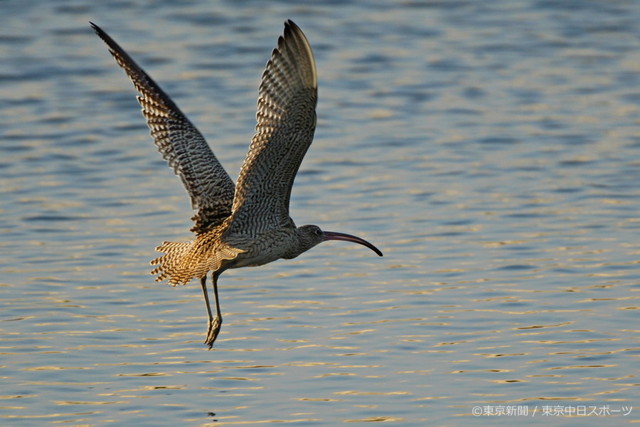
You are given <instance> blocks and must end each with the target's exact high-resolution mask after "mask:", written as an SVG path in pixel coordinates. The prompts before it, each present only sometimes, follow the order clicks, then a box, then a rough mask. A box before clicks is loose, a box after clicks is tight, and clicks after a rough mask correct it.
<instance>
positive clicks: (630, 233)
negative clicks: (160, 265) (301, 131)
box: [0, 0, 640, 426]
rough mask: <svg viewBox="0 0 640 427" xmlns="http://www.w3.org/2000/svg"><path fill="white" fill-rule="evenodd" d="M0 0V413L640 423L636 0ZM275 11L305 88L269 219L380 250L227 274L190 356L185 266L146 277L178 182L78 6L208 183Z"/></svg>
mask: <svg viewBox="0 0 640 427" xmlns="http://www.w3.org/2000/svg"><path fill="white" fill-rule="evenodd" d="M0 12H2V13H0V24H1V25H0V28H1V30H0V55H1V57H2V59H3V60H2V61H0V135H1V136H2V141H3V142H2V144H0V182H2V185H0V195H1V198H2V204H0V233H1V234H0V236H1V237H0V254H1V255H2V256H1V257H0V273H1V278H0V294H1V295H2V299H1V300H0V308H1V313H2V314H1V315H0V338H1V344H0V353H1V356H0V378H1V379H2V385H3V386H2V390H3V391H2V392H1V393H0V394H1V396H0V424H3V425H21V426H25V425H34V426H35V425H37V426H41V425H50V424H66V425H87V426H99V425H106V424H116V425H156V426H164V425H166V426H175V425H239V424H245V425H253V424H259V423H263V424H276V423H289V424H294V425H310V426H311V425H318V426H320V425H339V424H347V423H362V422H387V423H390V424H392V425H394V424H395V425H402V426H414V425H415V426H423V425H469V424H470V423H473V424H477V425H496V424H504V425H513V424H514V423H531V424H533V423H541V422H545V423H553V424H554V425H585V424H594V425H600V424H601V423H609V424H611V423H615V424H623V423H631V422H634V421H635V422H637V421H638V420H639V419H640V415H639V414H640V407H637V406H640V405H639V401H638V395H639V393H638V384H639V383H640V382H639V380H638V374H637V366H638V358H639V355H640V343H639V334H638V333H639V330H638V327H637V324H638V309H639V307H640V305H639V302H638V299H639V297H640V294H639V291H640V287H639V285H638V283H639V282H640V275H639V274H638V273H637V271H638V268H639V267H640V266H639V265H638V263H639V260H640V245H639V244H638V243H637V242H638V237H637V236H638V234H639V233H640V220H639V219H638V215H637V212H638V211H639V210H640V191H639V190H638V185H637V183H638V182H640V139H639V137H638V135H640V132H639V129H640V127H639V126H640V89H638V87H640V86H639V83H640V77H639V75H640V74H639V72H640V54H639V53H638V52H639V49H638V47H640V45H639V40H640V30H639V29H638V26H637V22H638V21H639V20H640V9H638V7H637V6H636V3H635V2H633V1H617V2H608V3H607V2H595V1H594V2H591V1H584V2H548V1H509V2H471V1H469V2H467V1H455V2H454V1H452V2H436V1H433V2H432V1H425V2H403V1H390V2H389V1H371V2H354V1H340V2H338V1H335V2H329V3H326V4H323V5H319V4H318V5H315V4H308V3H304V2H293V1H292V2H288V1H278V2H269V3H264V2H257V1H243V2H229V1H204V0H193V1H190V2H186V3H175V2H168V1H162V0H160V1H157V2H153V3H150V4H143V3H138V2H127V1H125V2H88V1H86V0H85V1H81V0H77V1H72V0H61V1H57V2H47V3H42V2H37V1H21V2H18V1H14V0H9V1H6V2H3V3H2V4H0ZM289 18H290V19H293V20H294V21H295V22H296V23H297V24H298V25H300V26H301V28H302V29H303V30H304V31H305V33H306V34H307V36H308V38H309V40H310V42H311V44H312V47H313V49H314V52H315V55H316V58H317V63H318V71H319V84H320V93H319V96H320V99H319V105H318V116H319V120H318V130H317V132H316V139H315V142H314V144H313V145H312V147H311V149H310V151H309V153H308V154H307V157H306V159H305V161H304V163H303V165H302V168H301V171H300V174H299V176H298V178H297V180H296V184H295V188H294V192H293V195H292V216H293V218H294V219H295V220H296V222H297V223H298V224H299V225H302V224H305V223H315V224H318V225H320V226H321V227H323V228H326V229H328V230H335V231H344V232H348V233H353V234H357V235H361V236H362V237H364V238H366V239H368V240H370V241H372V242H373V243H375V244H376V245H377V246H378V247H380V248H381V250H382V251H383V252H384V253H385V257H384V258H378V257H376V256H375V255H374V254H372V253H371V252H370V251H368V250H367V249H366V248H362V247H359V246H357V245H347V244H341V243H338V242H334V243H326V244H323V245H321V246H319V247H317V248H315V249H314V250H312V251H310V252H309V253H307V254H304V255H303V256H301V257H299V258H298V259H295V260H292V261H279V262H276V263H273V264H271V265H267V266H264V267H260V268H256V269H241V270H236V271H230V272H226V273H225V274H224V275H223V276H222V278H221V281H220V286H221V302H222V308H223V312H224V316H225V317H224V318H225V324H224V326H223V329H222V332H221V335H220V337H219V339H218V341H217V342H216V348H215V349H214V350H213V351H206V350H205V347H204V346H203V345H202V344H201V342H202V340H203V339H204V334H205V330H206V313H205V309H204V303H203V302H202V297H201V292H200V289H199V286H198V285H197V284H193V283H192V284H191V285H189V286H187V287H178V288H171V287H169V286H166V285H164V284H157V283H155V282H153V277H152V276H150V275H149V274H148V271H149V266H148V261H149V260H150V259H152V258H154V257H155V253H154V251H153V248H154V247H155V246H157V244H159V243H160V242H162V241H164V240H185V239H189V238H190V234H189V232H188V229H189V228H190V226H191V225H190V222H189V218H190V216H191V215H192V212H191V210H190V208H189V201H188V197H187V196H186V193H185V192H184V190H183V188H182V186H181V183H180V181H179V179H177V178H176V177H175V176H174V175H173V173H172V172H171V170H170V169H169V168H167V167H166V165H165V164H164V162H163V160H162V159H161V157H160V155H159V154H158V153H157V152H156V151H155V147H154V145H153V143H152V142H151V139H150V138H149V136H148V131H147V129H146V126H145V124H144V120H143V119H142V116H141V115H140V113H139V107H138V106H137V104H136V102H135V96H134V91H133V89H132V87H131V85H130V83H129V81H128V80H127V79H126V77H125V76H124V74H123V73H122V72H121V70H119V68H118V67H117V66H116V64H115V63H114V62H113V60H112V58H111V57H110V56H109V54H108V53H107V51H106V48H105V46H104V45H103V43H102V42H101V41H100V40H99V39H98V38H97V37H96V36H95V35H94V34H93V32H92V31H91V30H90V28H89V26H88V21H89V20H91V21H93V22H96V23H97V24H98V25H101V26H102V27H103V28H104V29H105V30H106V31H108V32H109V33H110V34H111V35H112V36H113V37H114V38H115V39H116V40H117V41H118V42H120V43H121V44H122V45H123V46H124V47H125V48H126V49H128V50H129V52H130V53H131V54H132V55H133V56H134V57H135V58H136V59H137V60H138V61H139V62H140V63H141V64H142V65H143V66H144V67H145V68H146V69H147V71H149V72H150V74H151V75H152V76H153V77H154V78H155V79H156V80H157V81H159V82H160V83H161V85H162V86H163V87H164V88H165V90H166V91H167V92H168V93H170V94H171V96H172V97H173V98H174V99H175V101H176V102H177V103H178V104H179V105H180V106H181V108H182V109H183V111H185V112H186V113H187V114H188V115H189V117H190V118H191V119H192V121H193V122H194V123H195V124H196V125H197V126H198V127H199V128H200V130H201V131H202V132H203V133H204V134H205V135H206V136H207V138H208V140H209V142H210V144H211V145H212V147H213V149H214V151H215V153H216V155H217V156H218V158H219V159H220V161H221V162H222V163H223V164H224V165H225V167H226V168H227V170H228V171H229V173H230V174H231V175H232V176H236V175H237V171H238V169H239V167H240V165H241V164H242V160H243V158H244V155H245V153H246V149H247V146H248V142H249V139H250V138H251V135H252V132H253V126H254V124H255V98H256V95H257V85H258V83H259V77H260V73H261V72H262V68H263V66H264V64H265V62H266V60H267V59H268V57H269V53H270V51H271V49H273V47H274V46H275V43H276V39H277V36H278V35H279V34H280V33H281V31H282V23H283V22H284V20H285V19H289ZM603 407H608V408H609V410H608V411H604V410H602V411H594V410H591V408H603ZM636 407H637V408H636ZM474 408H476V409H474ZM477 408H480V412H479V414H480V415H474V414H476V413H478V412H477V411H478V409H477ZM500 408H502V410H504V411H505V412H504V413H503V414H502V415H496V413H497V411H499V410H501V409H500ZM505 408H510V409H509V411H511V410H516V413H509V414H507V412H506V411H507V409H505ZM545 408H546V409H549V408H552V409H553V408H555V411H547V415H543V413H544V410H545ZM572 408H573V411H574V412H573V413H571V411H572ZM582 408H584V409H585V410H587V411H588V412H589V415H586V414H581V413H580V412H579V410H581V409H582ZM629 408H632V409H631V410H629ZM525 410H526V411H527V413H526V414H525V413H524V411H525ZM517 411H520V412H519V413H517ZM616 411H617V412H616Z"/></svg>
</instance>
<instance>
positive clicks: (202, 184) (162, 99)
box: [91, 23, 234, 233]
mask: <svg viewBox="0 0 640 427" xmlns="http://www.w3.org/2000/svg"><path fill="white" fill-rule="evenodd" d="M91 26H92V27H93V29H94V30H95V32H96V33H97V34H98V36H100V38H101V39H102V40H104V42H105V43H106V44H107V45H108V46H109V51H110V52H111V54H112V55H113V57H114V58H115V59H116V62H117V63H118V65H120V67H122V69H124V71H125V72H126V73H127V75H128V76H129V78H130V79H131V81H132V82H133V85H134V86H135V88H136V89H137V90H138V92H139V93H140V96H138V97H137V98H138V102H139V103H140V105H141V106H142V113H143V114H144V116H145V118H146V119H147V125H149V129H151V136H152V137H153V139H154V142H155V144H156V146H157V147H158V149H159V150H160V153H161V154H162V157H163V158H164V159H165V160H166V161H167V162H168V163H169V166H171V167H172V168H173V170H174V171H175V173H176V175H178V176H179V177H180V178H181V179H182V182H183V183H184V186H185V188H186V189H187V192H188V193H189V196H191V206H192V207H193V209H197V211H198V212H197V213H196V215H195V216H194V217H193V218H192V219H193V220H194V221H195V223H196V225H195V226H194V227H193V228H192V231H194V232H196V233H201V232H204V231H206V230H207V229H208V228H210V227H211V226H215V225H218V224H220V223H222V221H224V219H225V218H227V217H228V216H229V215H230V214H231V206H232V202H233V194H234V184H233V181H232V180H231V178H230V177H229V175H228V174H227V172H226V171H225V170H224V168H223V167H222V165H221V164H220V162H219V161H218V159H217V158H216V156H215V155H214V154H213V151H211V148H210V147H209V144H207V142H206V141H205V139H204V137H203V136H202V134H201V133H200V132H199V131H198V129H196V127H195V126H194V125H193V124H191V122H190V121H189V119H187V117H186V116H185V115H184V114H183V113H182V112H181V111H180V109H179V108H178V106H177V105H176V104H175V103H174V102H173V101H172V100H171V98H169V96H168V95H167V94H165V93H164V91H163V90H162V89H160V86H158V85H157V84H156V82H154V81H153V80H152V79H151V77H149V75H148V74H147V73H146V72H145V71H144V70H143V69H142V68H140V66H138V64H136V63H135V61H134V60H133V59H131V57H130V56H129V55H128V54H127V53H126V52H125V51H124V49H122V48H121V47H120V46H119V45H118V44H117V43H116V42H115V41H114V40H113V39H112V38H111V37H109V35H108V34H107V33H105V32H104V31H103V30H102V29H101V28H100V27H98V26H97V25H96V24H94V23H91Z"/></svg>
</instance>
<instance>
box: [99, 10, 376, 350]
mask: <svg viewBox="0 0 640 427" xmlns="http://www.w3.org/2000/svg"><path fill="white" fill-rule="evenodd" d="M90 24H91V27H92V28H93V30H94V31H95V32H96V34H97V35H98V36H99V37H100V38H101V39H102V40H103V41H104V42H105V43H106V44H107V47H108V49H109V52H110V53H111V55H112V56H113V57H114V58H115V60H116V62H117V63H118V65H119V66H120V67H121V68H122V69H123V70H124V71H125V72H126V74H127V75H128V77H129V78H130V79H131V81H132V82H133V85H134V87H135V89H136V90H137V91H138V96H137V100H138V102H139V104H140V106H141V108H142V114H143V116H144V117H145V119H146V122H147V125H148V126H149V129H150V133H151V136H152V138H153V140H154V143H155V145H156V146H157V148H158V150H159V151H160V153H161V154H162V156H163V158H164V159H165V160H166V161H167V162H168V164H169V166H170V167H172V168H173V170H174V172H175V174H176V175H178V176H179V177H180V179H181V180H182V182H183V184H184V186H185V188H186V190H187V192H188V194H189V196H190V198H191V205H192V209H193V210H194V211H195V215H194V216H193V217H192V218H191V219H192V220H193V222H194V223H195V225H194V226H193V227H192V228H191V231H192V232H193V233H194V234H195V238H194V239H193V240H191V241H186V242H164V243H162V244H161V245H160V246H158V247H157V248H156V250H157V251H158V252H160V253H162V255H161V256H159V257H157V258H156V259H154V260H152V261H151V265H153V266H154V267H155V268H154V269H153V270H152V271H151V274H153V275H156V279H155V280H156V281H163V280H167V281H168V282H169V284H171V285H173V286H176V285H186V284H187V283H188V282H189V281H191V280H192V279H195V280H200V286H201V287H202V293H203V295H204V301H205V305H206V308H207V316H208V329H207V335H206V338H205V341H204V344H205V345H206V346H208V348H209V350H210V349H211V348H212V347H213V344H214V342H215V340H216V338H217V337H218V334H219V332H220V329H221V326H222V313H221V310H220V300H219V298H218V278H219V277H220V275H221V274H222V273H223V272H224V271H226V270H228V269H232V268H241V267H253V266H260V265H264V264H267V263H270V262H272V261H275V260H278V259H292V258H295V257H297V256H298V255H300V254H302V253H303V252H306V251H307V250H309V249H311V248H313V247H314V246H316V245H318V244H319V243H321V242H325V241H329V240H342V241H347V242H353V243H358V244H360V245H363V246H366V247H367V248H369V249H371V250H372V251H373V252H375V253H376V254H377V255H379V256H383V254H382V252H381V251H380V250H379V249H378V248H377V247H376V246H374V245H373V244H372V243H370V242H368V241H366V240H364V239H362V238H360V237H357V236H354V235H351V234H346V233H338V232H332V231H324V230H322V229H321V228H320V227H319V226H317V225H303V226H300V227H297V226H296V225H295V223H294V221H293V219H291V217H290V216H289V201H290V197H291V187H292V185H293V181H294V179H295V176H296V174H297V172H298V169H299V167H300V164H301V162H302V159H303V158H304V155H305V154H306V152H307V149H308V148H309V146H310V145H311V142H312V140H313V135H314V132H315V128H316V104H317V98H318V76H317V71H316V64H315V59H314V56H313V52H312V51H311V46H310V44H309V41H308V40H307V37H306V36H305V35H304V33H303V32H302V30H301V29H300V27H298V26H297V25H296V24H295V23H294V22H293V21H291V20H287V21H286V22H285V24H284V32H283V34H282V35H281V36H280V37H278V41H277V46H276V47H275V48H274V49H273V51H272V54H271V57H270V59H269V60H268V62H267V64H266V67H265V69H264V72H263V74H262V78H261V82H260V86H259V89H258V101H257V114H256V121H257V124H256V130H255V134H254V136H253V138H252V139H251V143H250V145H249V151H248V153H247V156H246V158H245V160H244V163H243V165H242V167H241V169H240V173H239V176H238V179H237V183H235V184H234V182H233V180H232V179H231V178H230V177H229V174H228V173H227V172H226V171H225V169H224V168H223V166H222V165H221V164H220V162H219V161H218V159H217V158H216V156H215V155H214V153H213V151H212V150H211V147H210V146H209V144H208V143H207V142H206V140H205V138H204V137H203V136H202V134H201V133H200V131H199V130H198V129H197V128H196V127H195V126H194V125H193V124H192V123H191V121H190V120H189V119H188V118H187V117H186V116H185V114H183V113H182V111H181V110H180V109H179V108H178V106H177V105H176V104H175V103H174V102H173V100H172V99H171V98H170V97H169V96H168V95H167V94H166V93H165V92H164V91H163V90H162V89H161V88H160V86H159V85H158V84H157V83H156V82H155V81H154V80H153V79H152V78H151V77H150V76H149V75H148V74H147V73H146V72H145V71H144V70H143V69H142V68H141V67H140V66H139V65H138V64H137V63H136V62H135V61H134V60H133V59H132V58H131V56H129V54H127V52H126V51H125V50H124V49H123V48H121V47H120V46H119V45H118V44H117V43H116V42H115V41H114V40H113V39H112V38H111V37H110V36H109V35H108V34H107V33H106V32H105V31H104V30H102V29H101V28H100V27H99V26H98V25H96V24H94V23H93V22H90ZM209 272H211V281H212V286H213V295H214V299H215V316H214V315H213V312H212V310H211V304H210V302H209V294H208V291H207V285H206V281H207V275H208V274H209Z"/></svg>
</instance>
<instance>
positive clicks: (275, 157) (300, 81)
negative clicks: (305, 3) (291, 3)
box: [229, 21, 318, 234]
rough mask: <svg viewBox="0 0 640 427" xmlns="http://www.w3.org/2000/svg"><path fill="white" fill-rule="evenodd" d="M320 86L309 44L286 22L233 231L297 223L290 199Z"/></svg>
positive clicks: (241, 182) (266, 79) (265, 87)
mask: <svg viewBox="0 0 640 427" xmlns="http://www.w3.org/2000/svg"><path fill="white" fill-rule="evenodd" d="M317 85H318V79H317V75H316V66H315V61H314V59H313V53H312V52H311V47H310V46H309V42H308V41H307V39H306V37H305V36H304V34H303V33H302V30H300V28H298V27H297V26H296V25H295V24H294V23H293V22H291V21H288V22H287V23H286V25H285V31H284V35H283V36H281V37H280V38H279V39H278V47H277V48H276V49H274V51H273V53H272V55H271V59H270V60H269V62H268V63H267V66H266V68H265V71H264V73H263V74H262V82H261V84H260V90H259V97H258V113H257V115H256V116H257V122H258V123H257V126H256V133H255V136H254V137H253V139H252V141H251V145H250V147H249V152H248V153H247V157H246V159H245V161H244V164H243V166H242V169H241V171H240V176H239V177H238V183H237V185H236V191H235V197H234V200H233V213H232V218H233V219H232V221H231V224H230V225H229V231H230V232H232V233H243V234H246V233H250V234H255V233H260V232H264V231H267V230H273V229H276V228H280V227H293V221H292V220H291V218H290V217H289V198H290V194H291V187H292V186H293V180H294V178H295V176H296V173H297V172H298V168H299V167H300V163H301V162H302V159H303V157H304V155H305V153H306V152H307V149H308V148H309V145H311V141H312V140H313V133H314V131H315V126H316V112H315V107H316V103H317V98H318V95H317V94H318V89H317Z"/></svg>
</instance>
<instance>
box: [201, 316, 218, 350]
mask: <svg viewBox="0 0 640 427" xmlns="http://www.w3.org/2000/svg"><path fill="white" fill-rule="evenodd" d="M221 326H222V319H221V318H220V317H215V318H213V320H211V322H209V330H208V331H207V339H205V340H204V343H205V344H206V345H208V346H209V350H211V347H213V342H214V341H215V340H216V338H217V337H218V333H220V327H221Z"/></svg>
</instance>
